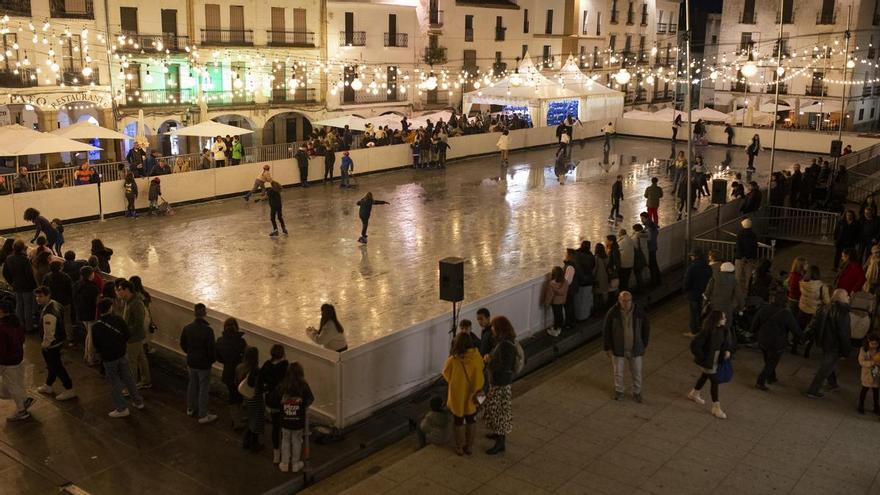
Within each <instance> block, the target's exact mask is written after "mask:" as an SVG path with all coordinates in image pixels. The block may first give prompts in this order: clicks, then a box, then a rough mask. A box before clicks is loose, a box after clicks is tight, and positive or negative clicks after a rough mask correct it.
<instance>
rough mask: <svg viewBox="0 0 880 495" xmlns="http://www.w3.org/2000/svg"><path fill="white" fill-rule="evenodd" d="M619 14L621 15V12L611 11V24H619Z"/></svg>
mask: <svg viewBox="0 0 880 495" xmlns="http://www.w3.org/2000/svg"><path fill="white" fill-rule="evenodd" d="M618 14H620V11H619V10H612V11H611V19H610V20H609V21H608V22H610V23H611V24H617V21H618V19H617V17H618Z"/></svg>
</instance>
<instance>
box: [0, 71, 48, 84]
mask: <svg viewBox="0 0 880 495" xmlns="http://www.w3.org/2000/svg"><path fill="white" fill-rule="evenodd" d="M16 72H17V73H16ZM31 76H36V72H35V71H33V70H31V69H18V70H17V71H16V70H14V69H6V70H2V71H0V88H32V87H34V86H36V85H37V84H38V83H39V81H38V80H37V78H36V77H33V78H32V77H31Z"/></svg>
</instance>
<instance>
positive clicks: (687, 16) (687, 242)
mask: <svg viewBox="0 0 880 495" xmlns="http://www.w3.org/2000/svg"><path fill="white" fill-rule="evenodd" d="M684 22H685V32H684V42H685V82H686V84H687V87H686V89H685V103H684V104H685V109H686V112H687V131H688V135H687V140H688V142H687V148H688V153H687V156H688V162H687V183H686V184H685V187H686V188H687V190H686V191H687V197H686V198H685V199H686V201H687V203H686V204H685V212H687V213H686V215H685V236H684V252H685V259H687V254H688V253H689V252H690V249H691V212H692V210H693V208H691V201H693V199H692V198H691V195H693V187H691V169H692V164H693V163H694V155H693V153H694V143H693V129H692V128H691V86H692V85H693V82H692V81H691V2H690V0H685V2H684ZM672 109H673V112H672V114H673V119H674V118H675V106H674V105H673V107H672ZM672 144H673V146H675V143H672ZM673 187H674V186H673Z"/></svg>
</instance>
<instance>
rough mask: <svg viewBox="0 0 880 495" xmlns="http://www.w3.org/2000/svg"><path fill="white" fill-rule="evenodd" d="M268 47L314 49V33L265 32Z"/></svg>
mask: <svg viewBox="0 0 880 495" xmlns="http://www.w3.org/2000/svg"><path fill="white" fill-rule="evenodd" d="M266 44H267V45H269V46H292V47H302V48H314V47H315V33H313V32H311V31H273V30H267V31H266Z"/></svg>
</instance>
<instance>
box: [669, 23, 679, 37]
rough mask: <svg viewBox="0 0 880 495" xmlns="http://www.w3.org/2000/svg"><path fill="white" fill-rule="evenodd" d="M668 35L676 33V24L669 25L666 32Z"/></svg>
mask: <svg viewBox="0 0 880 495" xmlns="http://www.w3.org/2000/svg"><path fill="white" fill-rule="evenodd" d="M667 32H668V33H669V34H675V33H676V32H678V24H672V23H669V29H668V30H667Z"/></svg>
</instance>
